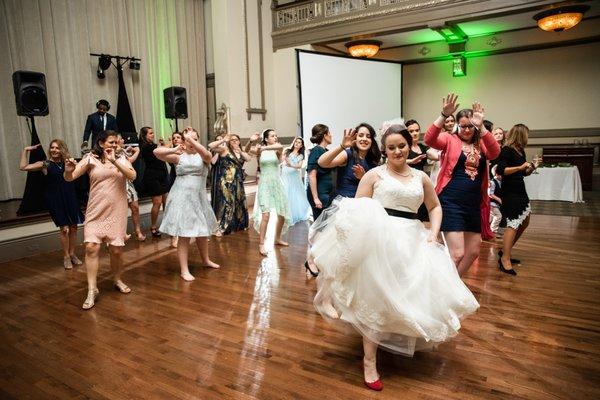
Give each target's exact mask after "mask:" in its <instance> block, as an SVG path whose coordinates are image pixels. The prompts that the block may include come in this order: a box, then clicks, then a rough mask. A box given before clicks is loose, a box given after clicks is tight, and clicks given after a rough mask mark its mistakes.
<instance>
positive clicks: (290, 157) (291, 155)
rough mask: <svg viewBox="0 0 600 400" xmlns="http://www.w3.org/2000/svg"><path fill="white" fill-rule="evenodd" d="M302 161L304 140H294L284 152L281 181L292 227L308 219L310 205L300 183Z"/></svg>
mask: <svg viewBox="0 0 600 400" xmlns="http://www.w3.org/2000/svg"><path fill="white" fill-rule="evenodd" d="M303 161H304V140H302V138H301V137H297V138H296V139H294V142H293V143H292V145H291V146H290V147H289V148H288V149H285V151H284V163H283V167H282V170H281V179H282V180H283V187H284V189H285V193H286V195H287V199H288V203H289V205H290V212H291V213H292V225H294V224H295V223H297V222H300V221H306V220H308V219H309V218H310V215H311V210H310V204H309V203H308V200H307V199H306V193H305V189H304V182H303V181H302V162H303Z"/></svg>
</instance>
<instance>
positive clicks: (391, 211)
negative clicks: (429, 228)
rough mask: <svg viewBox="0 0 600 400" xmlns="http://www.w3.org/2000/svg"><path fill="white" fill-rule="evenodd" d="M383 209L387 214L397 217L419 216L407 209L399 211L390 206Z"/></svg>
mask: <svg viewBox="0 0 600 400" xmlns="http://www.w3.org/2000/svg"><path fill="white" fill-rule="evenodd" d="M385 211H386V212H387V213H388V215H389V216H392V217H398V218H406V219H418V218H419V216H418V215H417V214H416V213H411V212H408V211H400V210H394V209H392V208H386V209H385Z"/></svg>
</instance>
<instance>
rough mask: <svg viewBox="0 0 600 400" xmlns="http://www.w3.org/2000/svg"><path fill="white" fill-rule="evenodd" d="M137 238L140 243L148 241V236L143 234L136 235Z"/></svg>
mask: <svg viewBox="0 0 600 400" xmlns="http://www.w3.org/2000/svg"><path fill="white" fill-rule="evenodd" d="M136 237H137V240H138V242H143V241H144V240H146V235H144V234H143V233H142V232H138V233H136Z"/></svg>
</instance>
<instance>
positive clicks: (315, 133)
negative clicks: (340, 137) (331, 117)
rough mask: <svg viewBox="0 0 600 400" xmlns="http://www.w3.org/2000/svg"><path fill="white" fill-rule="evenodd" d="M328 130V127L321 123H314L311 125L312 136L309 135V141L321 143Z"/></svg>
mask: <svg viewBox="0 0 600 400" xmlns="http://www.w3.org/2000/svg"><path fill="white" fill-rule="evenodd" d="M328 132H329V127H328V126H327V125H323V124H316V125H315V126H313V127H312V131H311V133H312V136H311V137H310V141H311V142H312V143H314V144H321V142H322V141H323V138H324V137H325V135H327V133H328Z"/></svg>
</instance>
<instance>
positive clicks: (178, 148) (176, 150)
mask: <svg viewBox="0 0 600 400" xmlns="http://www.w3.org/2000/svg"><path fill="white" fill-rule="evenodd" d="M184 150H185V147H184V146H183V145H182V144H178V145H177V146H175V147H173V154H177V155H182V154H183V151H184Z"/></svg>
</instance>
